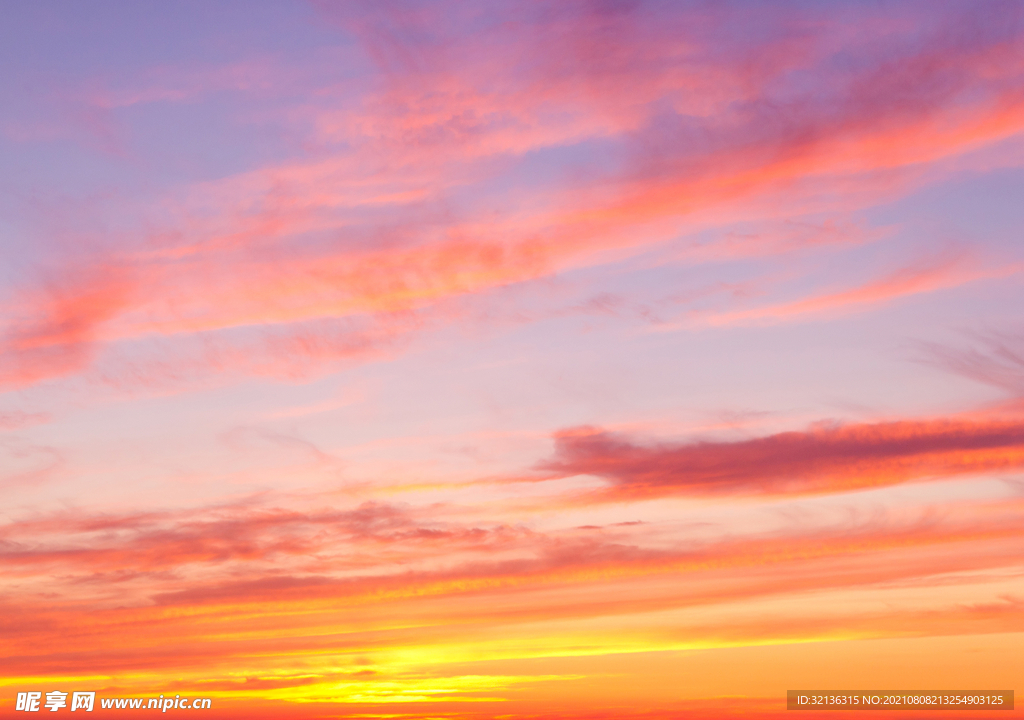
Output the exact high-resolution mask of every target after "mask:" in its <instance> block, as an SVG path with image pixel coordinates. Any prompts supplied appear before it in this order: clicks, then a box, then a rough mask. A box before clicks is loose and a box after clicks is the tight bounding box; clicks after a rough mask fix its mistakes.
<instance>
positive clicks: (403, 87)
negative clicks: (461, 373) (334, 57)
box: [0, 3, 1024, 386]
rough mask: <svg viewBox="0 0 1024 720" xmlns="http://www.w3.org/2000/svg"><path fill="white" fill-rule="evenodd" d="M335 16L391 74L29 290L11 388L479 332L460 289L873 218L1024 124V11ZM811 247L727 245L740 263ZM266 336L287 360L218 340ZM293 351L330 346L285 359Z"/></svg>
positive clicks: (876, 287)
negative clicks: (781, 225) (274, 154)
mask: <svg viewBox="0 0 1024 720" xmlns="http://www.w3.org/2000/svg"><path fill="white" fill-rule="evenodd" d="M442 7H443V10H442ZM320 11H321V12H322V13H323V14H324V15H325V16H326V17H327V18H328V19H330V20H331V21H332V22H336V23H340V25H341V26H342V27H344V28H345V29H346V31H347V32H351V33H354V35H355V37H356V38H357V39H358V40H359V41H360V42H361V43H362V44H363V47H364V48H366V50H367V53H368V55H369V57H370V58H371V59H372V60H373V61H374V62H375V63H376V73H375V74H373V75H371V76H370V77H369V78H367V79H366V80H365V82H363V83H362V84H354V85H352V84H350V85H344V86H338V87H330V88H322V89H321V91H320V92H318V93H316V94H315V96H316V98H318V99H317V100H316V101H315V102H310V103H309V104H305V105H302V106H301V107H296V108H293V109H292V110H291V111H290V114H289V115H288V117H289V118H291V120H290V122H292V123H295V122H298V123H299V124H300V125H301V126H302V127H313V128H315V129H316V130H315V134H317V137H315V138H311V139H310V142H313V143H314V144H315V145H316V153H315V154H314V153H310V155H309V156H308V157H301V156H300V157H295V158H292V159H291V160H288V161H282V162H280V163H278V164H273V165H266V166H263V167H259V168H256V169H254V170H251V171H249V172H245V173H241V174H238V175H235V176H231V177H227V178H223V179H221V180H216V181H208V182H203V183H197V184H196V185H194V186H192V187H188V188H183V189H182V190H180V191H179V192H172V193H168V194H167V195H166V196H164V197H163V198H160V199H159V200H158V202H157V206H156V208H149V209H148V210H146V209H144V208H143V209H142V211H143V214H144V215H145V214H146V213H149V214H150V215H152V216H153V217H154V218H156V217H159V221H157V220H155V219H154V220H151V221H149V222H148V223H147V227H148V228H149V230H148V231H147V233H146V234H147V235H148V238H149V239H148V241H147V242H146V243H144V244H143V245H135V246H133V247H129V246H128V245H125V246H124V247H123V248H122V252H120V253H119V254H116V257H115V258H113V259H112V258H108V257H103V258H95V259H94V262H93V263H92V264H91V265H90V264H89V263H86V264H85V279H83V280H80V281H75V282H68V283H66V288H65V289H63V290H61V291H60V292H58V293H49V294H48V293H46V292H28V293H25V294H23V295H21V296H19V297H18V298H16V299H15V304H16V305H17V311H18V318H19V319H18V320H17V322H15V323H13V324H10V325H9V327H8V329H7V332H6V335H5V337H4V340H3V342H4V350H5V351H6V352H5V362H4V364H3V366H2V367H0V379H2V381H3V382H5V383H6V384H7V385H9V386H24V385H27V384H32V383H36V382H39V381H42V380H44V379H46V378H52V377H59V376H64V375H68V374H72V373H77V372H82V371H84V370H85V369H87V368H88V367H90V365H91V364H92V363H94V362H96V361H97V358H98V357H100V355H99V354H98V353H97V344H98V343H99V344H103V345H104V346H105V347H109V346H111V345H114V344H118V343H125V342H136V341H145V340H147V339H153V338H158V339H159V338H165V339H168V340H169V341H171V342H174V343H178V342H179V341H181V340H182V339H183V338H195V337H197V336H200V335H203V334H206V337H205V338H204V340H203V342H204V343H208V344H212V345H214V346H225V345H227V346H228V349H226V350H224V351H223V352H221V353H220V357H219V358H217V357H205V356H202V355H191V356H188V358H187V360H188V361H187V362H186V363H185V364H186V365H188V364H189V363H191V365H192V366H194V369H195V372H196V373H197V374H202V373H204V372H209V373H212V374H217V373H219V372H221V368H227V372H234V373H236V374H239V375H245V374H272V375H282V376H290V375H291V376H301V375H302V374H303V373H305V372H307V370H306V369H305V368H306V367H307V365H308V362H309V357H310V356H312V355H321V356H322V357H323V358H325V362H328V363H329V362H331V361H330V358H331V357H335V358H336V357H339V356H344V357H349V358H358V357H361V356H363V355H362V354H361V350H358V349H357V351H356V352H352V351H351V347H352V346H353V345H357V346H359V348H362V347H365V346H366V343H364V342H362V340H361V338H360V337H355V338H350V339H345V338H344V337H341V338H338V339H337V341H336V342H334V341H329V340H324V339H323V334H322V333H320V331H319V330H318V329H316V328H310V329H308V330H307V328H303V327H301V326H302V325H303V324H311V325H313V324H316V323H329V322H333V321H338V320H340V319H357V320H358V321H359V322H363V321H366V324H367V325H368V326H369V327H371V328H374V327H376V326H377V325H378V324H381V323H383V324H385V325H388V326H389V327H390V328H391V330H393V332H391V331H384V332H382V333H377V334H383V335H389V336H390V339H392V340H395V341H396V342H395V346H398V345H400V344H401V339H402V338H406V337H409V336H410V334H411V333H410V331H409V330H407V329H403V328H399V327H397V326H396V324H395V323H392V322H391V321H390V320H388V318H389V317H391V316H395V315H401V314H410V313H413V314H415V313H420V312H426V311H429V310H434V312H435V315H436V317H437V318H438V320H439V321H440V322H457V321H458V320H459V316H458V314H454V315H451V316H447V317H442V316H443V312H442V310H441V309H440V306H441V305H442V304H443V303H444V302H445V301H446V300H447V299H449V298H457V297H465V296H472V295H475V294H479V293H485V292H489V291H491V290H493V289H495V288H499V287H502V286H505V285H509V284H513V283H522V282H525V281H529V280H534V279H537V278H543V277H550V276H551V275H553V274H557V273H560V272H563V271H565V270H567V269H571V268H578V267H585V266H588V265H592V264H595V263H599V262H604V261H607V259H608V258H609V253H613V254H614V253H618V255H617V257H622V256H625V255H629V254H632V253H636V252H640V251H643V250H646V249H650V248H651V247H652V246H653V245H654V244H656V243H660V242H663V241H666V240H669V239H672V238H674V237H677V236H678V234H679V231H680V226H681V225H683V224H684V223H685V222H691V221H692V222H698V221H699V222H704V223H707V222H715V221H717V222H722V221H725V220H735V219H744V218H746V219H756V218H759V217H762V216H764V215H766V214H767V215H769V216H772V217H775V216H778V214H779V212H780V210H779V208H780V207H783V206H784V207H785V208H788V210H786V213H787V214H789V215H793V216H799V215H801V214H803V213H806V212H808V211H810V210H813V209H814V208H815V207H816V203H818V204H820V202H825V201H823V200H819V199H820V198H821V197H823V196H825V195H829V194H830V193H831V197H833V199H832V200H828V201H827V202H828V203H832V205H835V203H837V202H838V203H839V204H840V205H841V209H842V210H844V211H847V210H849V209H851V208H854V207H861V206H863V205H865V204H867V203H874V202H877V200H878V199H879V198H890V197H893V196H894V195H897V194H899V193H900V192H903V191H905V189H906V188H909V187H912V186H913V185H914V184H915V183H920V182H925V181H934V180H935V179H936V177H937V176H935V174H934V173H932V174H930V175H929V174H922V173H921V171H920V169H921V167H923V166H926V165H929V164H933V163H935V162H936V161H939V160H942V159H944V158H949V157H953V156H957V155H960V154H963V153H966V152H970V151H972V150H974V149H977V148H978V147H981V146H984V145H986V144H991V143H993V142H996V141H999V140H1001V139H1004V138H1006V137H1009V136H1011V135H1014V134H1017V133H1019V132H1020V131H1021V130H1022V129H1024V97H1021V96H1020V94H1019V91H1018V88H1019V83H1018V82H1017V79H1018V78H1019V76H1020V74H1021V72H1022V68H1021V67H1020V63H1015V62H1012V60H1013V58H1014V57H1018V56H1019V52H1018V51H1019V49H1020V48H1019V38H1017V37H1016V36H1015V35H1013V33H1010V32H1008V31H1007V30H1006V27H1009V26H1011V25H1012V22H1013V20H1014V18H1016V17H1017V16H1018V13H1019V10H1018V9H1016V8H1014V7H1013V6H1010V5H998V6H995V7H993V8H989V9H988V10H986V12H985V13H981V12H980V11H978V10H977V9H976V8H973V7H969V6H960V5H955V4H954V5H951V6H949V7H948V8H946V12H944V13H939V14H934V15H933V14H930V13H925V12H924V11H923V9H922V8H921V7H919V6H916V5H915V6H913V7H908V8H905V9H902V10H900V11H899V12H896V11H890V10H886V11H885V12H884V13H882V12H879V11H877V10H875V9H872V8H868V7H864V8H859V9H857V10H856V11H854V10H850V11H849V12H851V13H854V14H855V15H856V20H857V22H855V23H851V22H848V20H849V18H844V19H840V18H838V17H833V16H831V15H830V14H829V13H828V12H826V11H824V10H821V9H813V8H803V9H800V10H796V9H788V10H787V11H786V12H778V11H777V10H773V11H770V12H769V11H765V10H754V9H752V8H750V7H749V6H745V5H744V6H742V7H740V6H733V5H728V4H726V5H723V6H720V7H719V6H707V5H701V6H680V7H679V8H668V7H665V6H659V8H658V10H657V12H655V11H654V10H653V9H652V7H650V6H647V5H645V4H643V3H640V4H637V5H635V6H633V5H629V6H623V7H621V8H620V7H617V6H616V7H615V8H606V7H604V6H601V5H593V4H587V3H583V4H572V5H570V6H566V7H563V8H559V9H558V10H557V11H544V12H541V11H540V10H539V9H538V8H536V7H534V6H531V5H528V4H520V3H509V4H499V5H498V6H494V7H491V8H488V9H487V10H481V9H480V8H478V7H476V6H474V5H472V4H461V3H446V4H444V5H443V6H438V7H435V8H425V7H421V6H418V5H415V6H407V5H405V4H401V3H398V4H392V5H389V6H388V7H387V8H383V9H381V8H379V7H374V8H373V10H372V11H368V10H367V11H365V12H364V10H360V9H359V8H357V7H352V8H348V7H346V8H339V7H337V6H322V7H321V8H320ZM925 15H927V16H928V21H927V22H921V18H922V17H924V16H925ZM512 17H514V18H515V19H516V22H506V20H508V19H509V18H512ZM999 18H1001V19H1002V20H998V19H999ZM459 28H465V29H469V28H471V29H472V32H466V33H465V34H460V31H459ZM769 30H770V32H769ZM739 38H743V41H742V42H740V40H739ZM849 57H856V58H858V61H857V62H852V61H850V62H848V61H847V60H844V59H843V58H849ZM247 67H248V66H245V67H242V66H239V67H235V66H230V67H226V68H225V69H223V70H215V69H214V70H197V71H195V72H194V73H192V75H194V76H195V78H200V79H198V80H197V79H195V78H193V79H188V78H185V80H182V83H183V84H180V88H178V89H175V88H171V85H173V84H174V83H170V84H168V82H169V81H166V78H163V79H161V77H157V76H159V75H160V73H156V75H153V78H155V79H152V81H151V83H150V84H151V85H152V87H148V88H147V87H146V86H145V82H143V81H144V80H145V77H149V76H145V77H143V78H142V80H140V81H139V83H136V84H137V85H138V87H136V86H135V85H132V84H131V83H129V85H132V90H131V92H130V93H127V94H123V97H121V96H120V95H118V96H117V97H115V95H116V93H115V94H114V95H111V94H109V93H108V95H109V97H108V96H104V98H105V99H103V101H102V104H104V105H105V106H111V105H125V104H131V103H134V102H143V101H146V100H159V99H162V98H165V99H175V98H179V96H181V97H185V96H191V95H190V94H191V93H194V92H198V90H196V88H200V87H201V86H202V87H206V85H210V87H211V88H212V87H236V86H237V87H248V85H249V84H251V83H253V82H255V81H254V80H253V72H255V71H253V70H252V69H251V68H249V69H246V68H247ZM253 67H256V66H253ZM190 72H191V71H190ZM260 72H262V71H260ZM290 72H291V70H287V69H278V70H277V71H275V73H273V75H274V77H286V76H289V73H290ZM165 74H166V73H165ZM172 74H173V73H172ZM256 74H260V73H256ZM150 75H152V73H151V74H150ZM185 75H189V73H185ZM192 75H189V77H192ZM202 78H213V79H212V80H209V81H208V80H207V79H202ZM186 81H187V82H186ZM210 83H212V84H210ZM168 88H171V89H170V90H168ZM272 90H273V88H272V87H271V88H266V87H264V88H263V91H264V92H271V91H272ZM97 102H99V100H97ZM297 117H298V118H300V119H299V120H296V118H297ZM583 146H586V147H587V149H588V151H587V153H586V154H585V157H586V158H590V159H588V160H583V159H580V158H581V157H583V156H580V155H579V153H577V152H576V150H578V149H579V148H580V147H583ZM566 158H568V159H566ZM536 163H539V165H537V166H536V167H542V169H541V170H537V169H536V167H534V169H533V170H529V171H527V170H528V168H530V167H533V166H534V164H536ZM894 173H895V174H894ZM901 173H902V174H901ZM901 188H902V189H901ZM833 191H835V192H833ZM868 196H870V198H869V197H868ZM837 197H838V198H842V199H841V200H836V199H835V198H837ZM780 202H781V203H783V205H782V206H780V205H779V203H780ZM766 203H767V205H766ZM766 207H771V208H772V209H771V210H770V211H767V210H766V209H765V208H766ZM837 207H838V206H837ZM797 242H799V240H798V241H797ZM804 242H806V243H808V244H816V243H819V242H820V239H818V238H817V237H815V236H814V234H813V233H812V234H810V235H808V237H806V238H805V239H804ZM792 247H793V243H786V244H784V246H783V247H780V248H777V249H772V248H770V247H767V246H766V244H765V243H761V242H749V243H739V244H737V243H736V242H735V239H734V238H732V239H730V238H724V239H723V249H722V250H721V254H723V255H728V256H730V257H741V256H744V254H750V255H755V256H762V255H764V254H765V253H766V251H767V252H769V253H771V252H779V251H786V252H788V251H790V250H791V249H792ZM708 252H710V253H711V254H712V255H714V254H715V253H714V252H712V251H710V250H709V251H708ZM112 267H117V268H122V269H123V270H117V271H114V270H111V269H110V268H112ZM90 268H91V269H90ZM981 274H982V275H985V276H987V275H986V274H985V273H984V272H983V273H981ZM979 276H980V275H979ZM965 281H967V280H966V279H965V278H964V277H963V276H962V275H957V274H956V272H954V271H953V269H951V268H931V269H928V268H925V269H921V268H916V269H915V268H908V269H907V270H905V271H903V272H901V273H897V274H896V275H895V276H893V277H891V278H887V279H884V280H881V281H878V282H877V283H874V284H870V285H868V286H865V287H863V288H859V289H855V290H851V291H842V292H838V293H834V294H832V295H827V296H823V297H818V298H805V299H798V300H795V301H793V302H792V303H790V304H788V305H785V306H778V307H773V308H768V309H764V310H755V311H751V312H753V313H754V314H755V315H757V313H761V315H764V314H765V313H767V316H770V317H772V318H774V317H777V316H781V315H785V316H792V315H794V314H803V313H807V312H820V311H822V310H826V309H828V308H837V307H839V306H840V305H842V306H846V307H849V306H853V305H863V304H865V303H868V302H878V301H881V300H883V299H884V298H885V297H895V296H898V295H900V294H906V293H908V292H916V291H922V289H928V288H933V287H945V286H949V285H950V284H956V283H958V282H965ZM129 298H130V301H129ZM741 315H742V313H741ZM761 315H757V317H755V318H754V319H757V318H761ZM730 317H731V316H729V315H728V314H726V317H725V318H724V319H723V321H727V320H729V318H730ZM750 319H751V318H749V317H745V316H744V317H738V318H733V321H741V322H746V321H749V320H750ZM762 319H763V318H762ZM290 325H296V326H297V327H295V328H289V327H288V326H290ZM241 328H248V329H249V330H250V331H251V332H252V333H256V334H258V333H265V334H266V342H264V343H262V345H261V343H249V344H246V345H242V346H238V345H235V344H233V343H231V342H230V341H228V342H225V341H224V339H223V338H213V337H211V336H213V335H220V334H225V333H230V332H232V331H235V330H238V329H241ZM373 332H374V331H372V330H371V334H373ZM314 335H315V336H316V337H315V338H313V336H314ZM327 335H330V333H327ZM307 337H308V338H311V339H307V340H303V338H307ZM370 344H373V343H370ZM284 345H288V346H289V347H295V348H300V349H303V352H298V353H291V352H281V353H278V354H275V348H280V347H282V346H284ZM231 348H237V351H233V350H231ZM365 356H366V357H372V356H373V353H372V352H371V353H369V354H367V355H365ZM289 358H295V360H294V362H295V363H296V367H295V368H292V367H290V366H289V363H290V362H291V361H290V360H289ZM139 362H140V363H142V362H143V360H141V359H140V360H139ZM145 362H147V363H148V362H153V363H154V368H155V370H156V372H157V373H158V374H159V372H160V371H159V363H158V362H156V361H155V360H146V361H145ZM113 372H120V370H116V368H111V369H108V370H107V374H108V375H110V374H111V373H113ZM124 372H125V373H126V374H127V375H129V376H130V375H131V374H132V372H131V371H130V370H127V369H126V370H124ZM140 374H141V375H142V376H145V375H146V369H145V368H141V369H140Z"/></svg>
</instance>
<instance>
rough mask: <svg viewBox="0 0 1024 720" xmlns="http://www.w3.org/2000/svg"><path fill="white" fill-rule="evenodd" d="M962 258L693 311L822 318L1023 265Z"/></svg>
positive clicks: (720, 317) (745, 317)
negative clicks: (830, 287) (852, 283)
mask: <svg viewBox="0 0 1024 720" xmlns="http://www.w3.org/2000/svg"><path fill="white" fill-rule="evenodd" d="M971 265H972V264H971V263H970V262H965V261H964V259H963V258H951V259H949V260H946V261H943V262H940V263H932V264H930V265H925V266H922V267H914V266H908V267H904V268H900V269H899V270H897V271H895V272H893V273H890V274H889V275H888V276H886V277H883V278H881V279H879V280H874V281H871V282H868V283H864V284H863V285H861V286H859V287H856V288H853V289H850V290H841V291H838V292H830V293H822V294H819V295H812V296H810V297H804V298H802V299H800V300H795V301H793V302H788V303H779V304H775V305H767V306H762V307H755V308H750V309H747V310H732V311H725V312H717V313H714V312H713V313H703V314H701V313H694V314H693V318H694V320H693V322H695V323H707V324H709V325H716V326H717V325H742V324H755V323H776V322H785V321H788V320H792V319H796V318H803V317H807V316H812V317H822V316H834V315H836V314H841V313H846V312H852V311H854V310H857V309H861V308H865V307H877V306H879V305H884V304H887V303H889V302H891V301H893V300H896V299H898V298H902V297H907V296H911V295H917V294H921V293H929V292H935V291H937V290H944V289H948V288H953V287H958V286H960V285H964V284H967V283H970V282H976V281H978V280H991V279H997V278H1005V277H1009V276H1012V275H1016V274H1017V273H1019V272H1020V271H1021V270H1022V269H1024V266H1021V265H1015V264H1009V265H1006V264H1004V265H1002V266H1000V267H992V268H972V267H971Z"/></svg>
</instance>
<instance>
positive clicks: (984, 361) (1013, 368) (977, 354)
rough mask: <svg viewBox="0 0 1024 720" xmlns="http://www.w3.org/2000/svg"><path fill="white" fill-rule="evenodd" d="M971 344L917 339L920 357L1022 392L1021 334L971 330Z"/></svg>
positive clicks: (1023, 346)
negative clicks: (951, 345) (964, 345)
mask: <svg viewBox="0 0 1024 720" xmlns="http://www.w3.org/2000/svg"><path fill="white" fill-rule="evenodd" d="M971 339H972V340H973V341H974V343H973V347H967V348H955V347H950V346H947V345H939V344H936V343H920V344H919V348H920V350H921V351H922V358H921V359H922V360H923V362H926V363H928V364H930V365H934V366H937V367H940V368H942V369H944V370H947V371H950V372H954V373H956V374H957V375H961V376H963V377H967V378H970V379H972V380H977V381H978V382H981V383H985V384H986V385H992V386H994V387H998V388H1001V389H1003V390H1006V391H1008V392H1010V393H1012V394H1013V395H1014V396H1015V397H1017V398H1020V397H1022V396H1024V336H1020V335H1017V334H1013V333H985V332H975V333H972V334H971Z"/></svg>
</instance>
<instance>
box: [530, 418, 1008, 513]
mask: <svg viewBox="0 0 1024 720" xmlns="http://www.w3.org/2000/svg"><path fill="white" fill-rule="evenodd" d="M538 467H539V469H541V470H543V471H545V472H548V473H552V474H554V475H556V476H562V477H564V476H568V475H594V476H596V477H600V478H602V479H603V480H605V481H607V482H608V486H607V487H606V488H605V489H603V490H599V491H596V492H595V493H594V495H593V497H594V498H595V499H601V500H605V501H620V500H640V499H644V498H652V497H663V496H667V495H728V494H738V495H758V494H769V495H781V494H803V493H830V492H843V491H848V490H855V489H860V488H869V487H878V486H884V485H892V484H896V483H902V482H907V481H912V480H925V479H934V478H943V477H951V476H956V475H962V474H967V473H990V472H994V471H1006V470H1010V471H1013V470H1018V469H1019V468H1021V467H1024V423H1021V422H1019V421H989V422H981V421H977V422H974V421H968V420H959V419H939V420H923V421H900V422H888V423H872V424H858V425H846V426H819V427H811V428H809V429H807V430H804V431H793V432H784V433H778V434H775V435H769V436H765V437H760V438H754V439H750V440H738V441H717V442H716V441H697V442H688V443H665V442H662V443H655V444H640V443H637V442H634V441H632V440H630V439H628V438H625V437H622V436H619V435H617V434H614V433H609V432H605V431H603V430H601V429H599V428H593V427H582V428H575V429H571V430H565V431H562V432H560V433H558V434H557V435H556V436H555V455H554V457H553V458H551V459H550V460H548V461H546V462H544V463H542V464H540V465H539V466H538Z"/></svg>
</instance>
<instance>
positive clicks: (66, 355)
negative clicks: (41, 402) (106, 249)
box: [0, 268, 132, 386]
mask: <svg viewBox="0 0 1024 720" xmlns="http://www.w3.org/2000/svg"><path fill="white" fill-rule="evenodd" d="M131 289H132V283H131V282H130V280H129V277H128V275H127V274H126V273H125V272H124V271H119V270H116V269H113V268H106V269H95V271H94V272H93V273H92V274H89V273H86V274H84V275H78V276H77V277H74V278H73V279H72V278H64V279H62V280H61V281H59V282H56V283H53V284H52V286H51V287H50V288H48V289H45V290H40V291H37V292H35V293H30V294H27V295H25V296H23V297H21V298H19V302H18V303H17V304H16V305H14V306H13V307H12V308H11V309H10V310H9V311H8V317H9V318H10V319H9V320H8V322H7V327H6V328H5V332H3V334H2V335H0V386H2V385H13V386H21V385H27V384H31V383H33V382H37V381H39V380H42V379H46V378H51V377H59V376H63V375H69V374H71V373H74V372H77V371H80V370H82V369H83V368H85V367H86V366H87V365H88V364H89V362H90V361H91V359H92V356H93V355H94V352H95V343H96V341H97V339H98V335H99V333H100V329H101V327H102V326H103V325H104V323H106V322H108V321H109V320H110V319H111V318H113V317H115V316H117V315H118V314H119V313H121V312H122V311H123V310H124V309H125V307H126V306H127V305H128V303H129V298H130V293H131Z"/></svg>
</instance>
